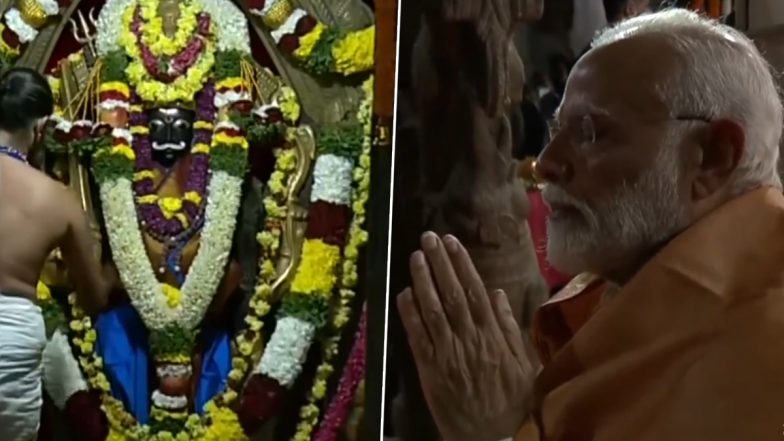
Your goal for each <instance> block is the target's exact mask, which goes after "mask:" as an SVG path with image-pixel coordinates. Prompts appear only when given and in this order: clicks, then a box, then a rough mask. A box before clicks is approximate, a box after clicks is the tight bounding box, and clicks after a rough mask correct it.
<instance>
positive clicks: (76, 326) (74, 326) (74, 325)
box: [71, 320, 84, 332]
mask: <svg viewBox="0 0 784 441" xmlns="http://www.w3.org/2000/svg"><path fill="white" fill-rule="evenodd" d="M82 329H84V325H82V322H81V321H79V320H71V330H73V331H77V332H78V331H81V330H82Z"/></svg>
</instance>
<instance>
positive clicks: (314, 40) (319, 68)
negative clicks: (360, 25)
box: [248, 0, 376, 76]
mask: <svg viewBox="0 0 784 441" xmlns="http://www.w3.org/2000/svg"><path fill="white" fill-rule="evenodd" d="M248 7H249V8H250V11H251V13H252V14H254V15H257V16H259V17H261V18H262V20H263V21H264V22H265V23H266V24H267V25H268V26H269V27H270V29H271V35H272V38H273V39H274V40H275V43H277V45H278V47H279V48H280V49H281V50H282V51H283V52H284V53H286V54H288V55H290V56H291V57H293V58H294V59H295V60H297V61H298V62H300V63H301V64H302V65H303V66H304V67H306V68H307V69H308V70H310V72H312V73H314V74H317V75H324V74H328V73H337V74H340V75H346V76H348V75H353V74H356V73H361V72H368V71H371V70H372V69H373V63H374V60H373V51H374V48H375V32H376V27H375V26H369V27H367V28H364V29H361V30H358V31H352V32H346V31H343V30H340V29H337V28H333V27H329V26H327V25H325V24H324V23H321V22H319V21H318V19H316V18H315V17H313V16H312V15H310V14H308V13H307V12H306V11H305V10H304V9H300V8H294V7H293V6H292V5H291V3H290V0H249V1H248Z"/></svg>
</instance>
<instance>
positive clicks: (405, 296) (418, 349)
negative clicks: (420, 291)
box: [397, 288, 433, 361]
mask: <svg viewBox="0 0 784 441" xmlns="http://www.w3.org/2000/svg"><path fill="white" fill-rule="evenodd" d="M397 310H398V312H399V313H400V320H401V321H402V322H403V327H404V328H405V329H406V335H408V344H409V346H411V351H412V352H413V353H414V358H415V359H417V360H419V361H426V360H429V359H430V358H432V356H433V344H432V343H431V341H430V335H429V334H428V332H427V329H425V326H424V324H423V323H422V316H421V315H420V313H419V309H418V308H417V305H416V302H415V301H414V295H413V294H412V293H411V288H406V289H405V290H404V291H403V292H402V293H400V294H399V295H398V296H397Z"/></svg>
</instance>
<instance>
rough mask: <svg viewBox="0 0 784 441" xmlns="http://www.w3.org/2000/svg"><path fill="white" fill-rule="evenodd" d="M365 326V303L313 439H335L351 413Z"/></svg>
mask: <svg viewBox="0 0 784 441" xmlns="http://www.w3.org/2000/svg"><path fill="white" fill-rule="evenodd" d="M366 328H367V304H365V305H364V306H363V307H362V317H360V319H359V329H357V333H356V335H355V337H354V345H353V346H352V348H351V354H350V355H349V358H348V361H347V362H346V366H345V367H344V368H343V375H342V376H341V377H340V383H339V384H338V390H337V392H336V393H335V396H334V398H332V401H331V402H330V403H329V408H328V409H327V412H326V414H325V415H324V419H323V420H322V421H321V424H320V425H319V428H318V432H316V435H315V436H314V437H313V441H335V440H336V439H337V438H338V433H340V430H341V428H342V427H343V426H344V425H345V423H346V420H347V419H348V416H349V414H350V413H351V406H352V404H354V399H355V397H356V395H357V388H358V387H359V383H360V382H362V379H363V378H364V377H365V349H366V344H367V343H366V340H367V335H366Z"/></svg>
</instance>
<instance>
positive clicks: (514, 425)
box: [398, 233, 535, 441]
mask: <svg viewBox="0 0 784 441" xmlns="http://www.w3.org/2000/svg"><path fill="white" fill-rule="evenodd" d="M422 242H423V248H424V249H425V252H424V253H422V252H417V253H415V254H414V255H413V256H412V259H411V273H412V278H413V280H414V287H413V290H412V289H408V290H406V291H405V292H404V293H403V294H401V295H400V296H399V298H398V307H399V309H400V313H401V318H402V320H403V324H404V325H405V327H406V331H407V333H408V340H409V344H410V345H411V349H412V351H413V354H414V358H415V360H416V364H417V370H418V372H419V376H420V380H421V383H422V389H423V391H424V394H425V398H426V400H427V402H428V405H429V407H430V410H431V412H432V414H433V417H434V419H435V421H436V424H437V426H438V428H439V430H440V431H441V435H442V436H443V438H444V439H445V440H446V441H483V440H486V441H498V440H500V439H502V438H506V437H509V436H513V435H514V433H515V431H516V430H517V429H518V428H519V427H520V426H521V425H522V423H523V422H524V420H525V418H526V417H527V413H528V408H529V405H530V396H531V387H532V382H533V378H534V375H535V371H534V367H533V365H532V363H531V362H530V358H529V355H528V352H527V351H526V346H525V344H524V342H523V338H522V335H521V332H520V328H519V326H518V324H517V322H516V321H515V319H514V317H513V314H512V311H511V308H510V307H509V302H508V301H507V299H506V296H505V295H504V294H503V293H502V292H496V293H493V294H492V295H488V294H487V292H486V291H485V289H484V286H483V284H482V281H481V279H480V278H479V276H478V274H477V272H476V270H475V268H474V266H473V264H472V263H471V260H470V258H469V257H468V253H467V252H466V251H465V249H464V248H463V247H462V245H460V244H459V242H458V241H457V239H455V238H453V237H447V238H446V239H445V243H446V246H445V245H444V243H442V242H441V240H439V239H438V237H436V236H435V235H434V234H432V233H428V234H427V235H425V236H424V237H423V241H422ZM447 248H449V252H447ZM431 268H432V273H431Z"/></svg>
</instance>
